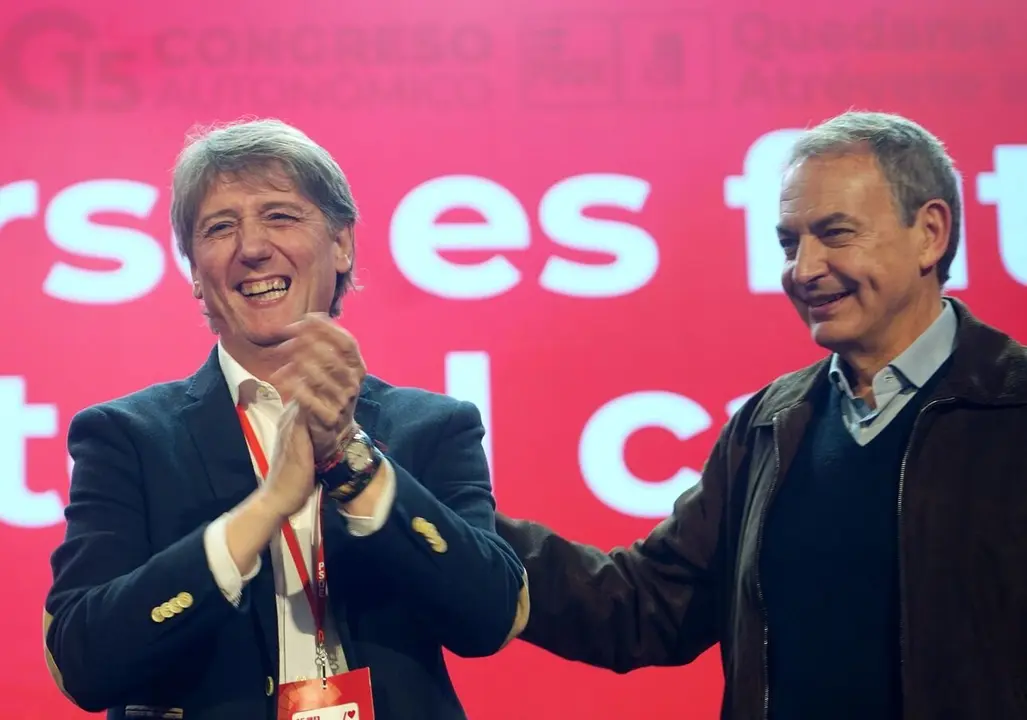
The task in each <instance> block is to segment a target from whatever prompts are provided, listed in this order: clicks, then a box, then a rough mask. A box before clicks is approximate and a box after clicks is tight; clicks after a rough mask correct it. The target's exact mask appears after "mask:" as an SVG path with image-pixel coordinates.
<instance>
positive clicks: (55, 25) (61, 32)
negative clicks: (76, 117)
mask: <svg viewBox="0 0 1027 720" xmlns="http://www.w3.org/2000/svg"><path fill="white" fill-rule="evenodd" d="M136 58H137V55H136V53H134V52H133V51H132V50H130V49H128V48H125V47H116V46H112V45H111V44H110V43H108V42H105V41H104V40H103V38H102V36H101V34H100V33H99V31H98V30H97V29H96V27H95V26H94V25H93V24H92V23H91V22H90V21H89V20H88V19H87V18H86V17H85V16H83V15H80V14H79V13H76V12H73V11H70V10H63V9H47V10H40V11H35V12H30V13H28V14H26V15H22V16H21V17H20V18H18V19H16V20H15V21H14V22H13V24H11V25H10V26H9V27H8V28H7V29H6V31H5V32H3V35H2V36H0V84H2V85H3V87H4V88H5V90H6V92H7V94H8V95H9V96H10V98H11V99H12V100H15V101H17V102H20V103H21V104H22V105H24V106H26V107H29V108H32V109H33V110H41V111H45V112H54V113H56V112H69V111H70V112H75V111H79V112H125V111H127V110H131V109H133V108H134V107H136V106H137V105H138V103H139V101H140V99H141V85H140V84H139V81H138V78H137V77H136V75H135V61H136Z"/></svg>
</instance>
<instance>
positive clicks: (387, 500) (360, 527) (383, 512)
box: [339, 460, 396, 537]
mask: <svg viewBox="0 0 1027 720" xmlns="http://www.w3.org/2000/svg"><path fill="white" fill-rule="evenodd" d="M395 499H396V471H395V470H393V469H392V463H390V462H389V461H388V460H386V461H385V487H383V488H382V494H381V495H379V496H378V503H377V505H375V507H374V515H372V516H371V517H365V516H362V515H350V514H349V513H347V512H345V511H344V510H343V509H342V507H341V506H340V507H339V514H340V515H342V516H343V517H344V518H346V526H347V527H348V528H349V533H350V535H354V536H356V537H366V536H368V535H371V534H372V533H376V532H378V531H379V530H381V529H382V527H383V526H384V525H385V521H386V520H388V519H389V513H390V512H392V503H393V502H394V501H395Z"/></svg>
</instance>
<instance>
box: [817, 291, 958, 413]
mask: <svg viewBox="0 0 1027 720" xmlns="http://www.w3.org/2000/svg"><path fill="white" fill-rule="evenodd" d="M942 303H943V306H944V307H943V308H942V311H941V315H939V316H938V317H937V318H935V320H934V322H933V323H931V325H930V326H929V327H928V328H927V329H926V330H924V332H923V333H921V335H920V337H918V338H917V339H916V340H914V341H913V344H912V345H910V346H909V347H908V348H906V349H905V350H904V351H903V352H902V354H901V355H899V356H898V357H897V358H895V359H894V360H892V361H891V362H890V363H888V366H887V367H886V368H882V369H881V370H880V371H879V372H878V373H877V375H880V374H881V373H883V372H885V371H886V370H887V369H888V368H891V369H892V370H893V371H895V374H896V375H898V376H899V377H900V378H901V379H902V380H903V381H904V382H905V383H906V385H907V386H912V387H915V388H917V389H919V388H921V387H923V386H924V385H925V384H926V383H927V381H928V380H930V379H931V376H932V375H934V373H935V372H937V370H938V368H940V367H941V366H942V365H943V364H944V362H945V361H946V360H948V358H949V356H950V355H951V354H952V348H953V347H954V345H955V341H956V330H957V328H958V325H959V320H958V318H957V317H956V311H955V310H954V309H953V307H952V303H950V302H949V301H948V300H947V299H943V300H942ZM828 375H829V377H830V378H831V381H832V382H833V383H834V384H835V386H836V387H838V389H839V390H841V391H842V392H844V393H845V394H846V395H848V396H849V397H850V398H853V397H855V395H854V393H853V392H852V386H851V385H849V380H848V378H847V377H846V376H845V371H844V369H843V367H842V359H841V357H840V356H839V355H838V354H837V353H835V354H834V355H832V356H831V367H830V370H829V371H828ZM874 379H875V380H876V379H877V376H875V377H874Z"/></svg>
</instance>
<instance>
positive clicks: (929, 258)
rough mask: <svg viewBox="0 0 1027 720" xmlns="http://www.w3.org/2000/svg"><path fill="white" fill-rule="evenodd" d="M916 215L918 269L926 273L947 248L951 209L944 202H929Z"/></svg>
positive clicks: (950, 226)
mask: <svg viewBox="0 0 1027 720" xmlns="http://www.w3.org/2000/svg"><path fill="white" fill-rule="evenodd" d="M918 215H919V216H918V217H917V229H918V230H919V232H918V233H917V240H918V248H917V250H918V253H919V255H920V269H921V270H922V271H924V272H927V271H929V270H931V269H932V268H934V267H935V266H936V265H937V264H938V262H939V261H940V260H941V258H942V256H943V255H945V251H946V250H947V249H948V247H949V232H950V231H951V230H952V208H950V207H949V205H948V203H947V202H945V201H944V200H931V201H929V202H927V203H924V206H923V207H922V208H920V212H919V214H918Z"/></svg>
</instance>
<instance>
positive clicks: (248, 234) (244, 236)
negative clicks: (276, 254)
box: [239, 218, 272, 263]
mask: <svg viewBox="0 0 1027 720" xmlns="http://www.w3.org/2000/svg"><path fill="white" fill-rule="evenodd" d="M271 252H272V245H271V241H270V235H269V233H268V229H267V228H266V227H265V226H264V224H263V223H262V222H260V221H259V220H252V219H248V218H244V219H243V220H242V222H240V223H239V256H240V258H241V259H242V260H243V261H244V262H250V263H252V262H261V261H263V260H267V259H268V258H269V257H270V256H271Z"/></svg>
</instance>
